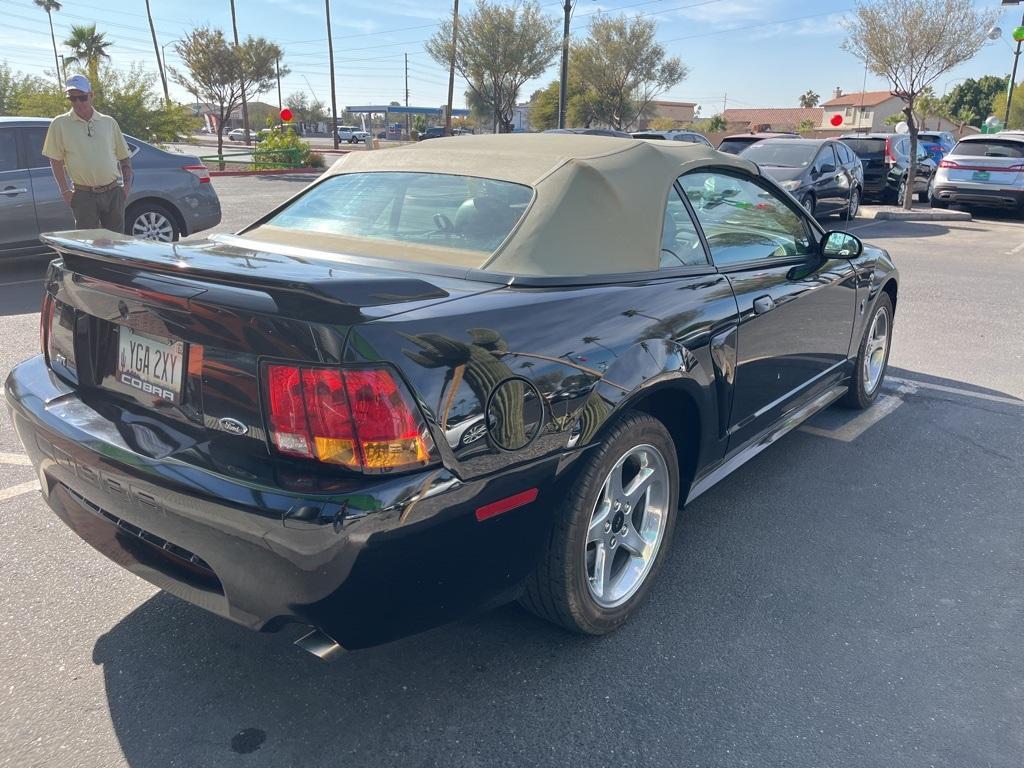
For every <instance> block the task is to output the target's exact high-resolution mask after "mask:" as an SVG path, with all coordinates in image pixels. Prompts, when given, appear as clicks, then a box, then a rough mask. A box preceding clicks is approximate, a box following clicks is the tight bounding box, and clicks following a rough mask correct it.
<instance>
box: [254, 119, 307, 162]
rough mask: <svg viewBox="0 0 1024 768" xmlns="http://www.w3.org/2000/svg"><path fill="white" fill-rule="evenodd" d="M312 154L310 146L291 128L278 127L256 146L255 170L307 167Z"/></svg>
mask: <svg viewBox="0 0 1024 768" xmlns="http://www.w3.org/2000/svg"><path fill="white" fill-rule="evenodd" d="M311 154H313V152H312V150H311V149H310V146H309V144H308V143H307V142H305V141H303V140H302V139H300V138H299V137H298V136H297V135H296V134H295V131H294V130H293V129H292V128H291V126H278V127H276V128H272V129H271V130H270V133H268V134H265V135H264V138H263V139H262V140H261V141H260V143H259V144H257V145H256V149H255V150H254V151H253V153H252V159H253V170H256V171H263V170H267V169H268V168H297V167H300V166H306V165H308V164H309V161H310V155H311Z"/></svg>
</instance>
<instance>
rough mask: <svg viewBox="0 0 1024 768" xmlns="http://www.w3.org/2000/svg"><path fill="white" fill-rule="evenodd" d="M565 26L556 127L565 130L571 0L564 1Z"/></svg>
mask: <svg viewBox="0 0 1024 768" xmlns="http://www.w3.org/2000/svg"><path fill="white" fill-rule="evenodd" d="M563 11H564V12H565V26H564V28H563V31H562V71H561V73H560V75H559V78H558V127H559V128H565V109H566V102H567V101H568V99H569V18H570V16H572V0H565V6H564V7H563Z"/></svg>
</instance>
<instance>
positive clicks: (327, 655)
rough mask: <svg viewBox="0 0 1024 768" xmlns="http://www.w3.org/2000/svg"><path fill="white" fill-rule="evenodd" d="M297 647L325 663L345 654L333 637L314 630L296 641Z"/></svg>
mask: <svg viewBox="0 0 1024 768" xmlns="http://www.w3.org/2000/svg"><path fill="white" fill-rule="evenodd" d="M295 645H297V646H299V648H301V649H302V650H304V651H308V652H309V653H311V654H313V655H314V656H316V657H317V658H318V659H323V660H324V661H333V660H334V659H336V658H338V657H339V656H341V654H343V653H344V652H345V649H344V648H342V647H341V646H340V645H338V643H337V642H336V641H335V640H334V638H333V637H331V636H330V635H328V634H327V633H326V632H321V631H320V630H319V629H314V630H312V631H310V632H308V633H307V634H305V635H303V636H302V637H300V638H299V639H298V640H296V641H295Z"/></svg>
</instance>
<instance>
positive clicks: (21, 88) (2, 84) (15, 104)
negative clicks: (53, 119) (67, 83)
mask: <svg viewBox="0 0 1024 768" xmlns="http://www.w3.org/2000/svg"><path fill="white" fill-rule="evenodd" d="M36 93H46V94H48V95H50V96H52V97H53V101H54V102H56V103H57V111H52V110H47V111H45V112H39V113H37V114H41V115H50V114H54V115H55V114H57V112H62V111H65V110H66V102H65V101H64V94H63V92H62V91H61V90H58V89H56V88H55V87H54V85H53V83H49V82H47V81H46V80H43V79H42V78H40V77H36V76H34V75H26V74H24V73H23V72H15V71H14V70H13V69H11V67H10V65H9V64H7V63H6V62H4V63H0V115H23V114H25V113H24V112H23V111H22V104H24V103H25V101H26V100H27V99H29V98H30V97H32V96H33V94H36Z"/></svg>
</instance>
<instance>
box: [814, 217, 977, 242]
mask: <svg viewBox="0 0 1024 768" xmlns="http://www.w3.org/2000/svg"><path fill="white" fill-rule="evenodd" d="M853 223H854V224H855V225H856V226H853V227H852V228H851V229H850V231H851V232H853V234H855V235H857V236H858V237H860V236H861V235H860V234H859V230H862V229H863V230H865V231H864V236H863V239H864V240H867V241H868V242H870V241H871V238H873V237H884V238H885V239H887V240H888V239H890V238H892V239H896V238H918V237H940V236H941V235H945V234H947V233H948V232H949V227H948V226H945V225H942V224H932V223H928V222H923V221H899V220H893V219H878V220H870V219H857V220H856V221H855V222H853ZM964 223H968V222H964ZM834 229H840V230H841V229H842V228H841V227H834Z"/></svg>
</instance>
